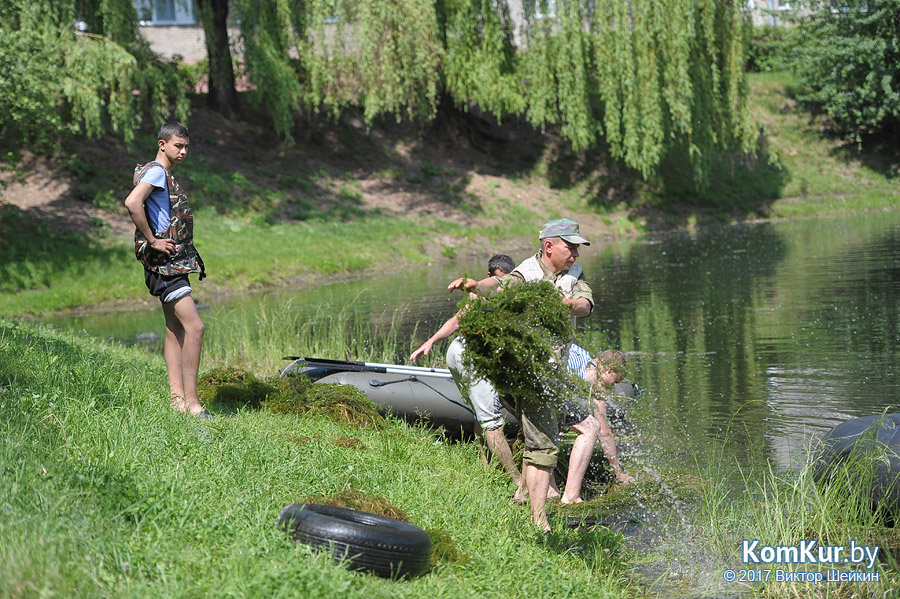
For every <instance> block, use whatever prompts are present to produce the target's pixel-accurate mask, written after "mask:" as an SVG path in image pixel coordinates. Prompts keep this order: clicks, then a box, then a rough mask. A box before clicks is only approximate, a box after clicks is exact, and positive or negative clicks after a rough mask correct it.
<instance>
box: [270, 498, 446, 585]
mask: <svg viewBox="0 0 900 599" xmlns="http://www.w3.org/2000/svg"><path fill="white" fill-rule="evenodd" d="M278 525H279V526H281V527H283V528H285V529H286V530H287V531H288V532H289V533H290V535H291V536H292V537H293V538H294V539H295V540H297V541H300V542H301V543H305V544H307V545H311V546H313V547H323V548H326V549H328V550H329V551H331V553H332V555H333V556H334V558H335V559H336V560H345V563H347V565H348V566H349V567H350V568H351V569H353V570H365V571H368V572H372V573H373V574H377V575H378V576H384V577H402V576H418V575H419V574H422V573H424V572H426V571H427V570H428V568H429V565H430V560H431V537H429V536H428V533H426V532H425V531H424V530H422V529H421V528H419V527H418V526H416V525H415V524H410V523H408V522H403V521H401V520H395V519H394V518H388V517H385V516H379V515H378V514H372V513H370V512H362V511H359V510H352V509H349V508H343V507H335V506H331V505H321V504H318V503H293V504H291V505H289V506H287V507H285V508H284V509H283V510H281V513H280V514H279V516H278Z"/></svg>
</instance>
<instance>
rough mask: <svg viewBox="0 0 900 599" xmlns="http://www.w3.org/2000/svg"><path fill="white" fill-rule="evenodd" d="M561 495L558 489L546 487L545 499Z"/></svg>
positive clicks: (557, 497)
mask: <svg viewBox="0 0 900 599" xmlns="http://www.w3.org/2000/svg"><path fill="white" fill-rule="evenodd" d="M560 497H562V494H561V493H560V492H559V489H554V488H553V487H550V488H549V489H547V499H559V498H560Z"/></svg>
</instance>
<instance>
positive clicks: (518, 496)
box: [513, 480, 528, 503]
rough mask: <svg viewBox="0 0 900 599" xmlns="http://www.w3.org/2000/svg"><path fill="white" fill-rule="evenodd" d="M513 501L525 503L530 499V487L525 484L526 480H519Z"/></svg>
mask: <svg viewBox="0 0 900 599" xmlns="http://www.w3.org/2000/svg"><path fill="white" fill-rule="evenodd" d="M513 501H515V502H516V503H525V502H526V501H528V487H526V486H525V481H524V480H520V481H519V483H518V486H517V487H516V492H515V493H514V494H513Z"/></svg>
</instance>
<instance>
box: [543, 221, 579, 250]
mask: <svg viewBox="0 0 900 599" xmlns="http://www.w3.org/2000/svg"><path fill="white" fill-rule="evenodd" d="M548 237H559V238H561V239H565V240H566V241H568V242H569V243H577V244H580V245H591V242H590V241H588V240H587V239H585V238H584V237H582V236H581V235H579V234H578V223H576V222H575V221H574V220H572V219H571V218H558V219H556V220H551V221H550V222H548V223H544V226H543V227H541V233H540V235H538V239H547V238H548Z"/></svg>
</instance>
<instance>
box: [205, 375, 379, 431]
mask: <svg viewBox="0 0 900 599" xmlns="http://www.w3.org/2000/svg"><path fill="white" fill-rule="evenodd" d="M197 390H198V394H199V396H200V401H201V403H203V404H204V405H207V406H223V407H226V408H231V409H235V408H236V409H241V408H249V409H264V410H266V411H268V412H271V413H273V414H301V415H315V414H319V415H322V416H325V417H327V418H330V419H331V420H334V421H335V422H339V423H341V424H346V425H349V426H353V427H368V428H374V429H376V430H381V429H383V428H384V426H385V421H384V417H383V416H382V415H381V414H379V413H378V409H377V407H376V406H375V404H374V403H372V401H371V400H369V398H368V397H366V396H365V395H364V394H363V393H362V391H360V390H359V389H357V388H356V387H354V386H352V385H341V384H339V383H325V384H319V385H314V384H313V383H312V381H311V380H310V379H309V377H307V376H305V375H303V374H295V375H290V376H286V377H279V378H271V379H266V380H262V379H260V378H258V377H257V376H255V375H253V374H252V373H249V372H245V371H243V370H239V369H236V368H216V369H213V370H211V371H209V372H207V373H205V374H204V375H203V376H201V377H200V379H199V380H198V382H197Z"/></svg>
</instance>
